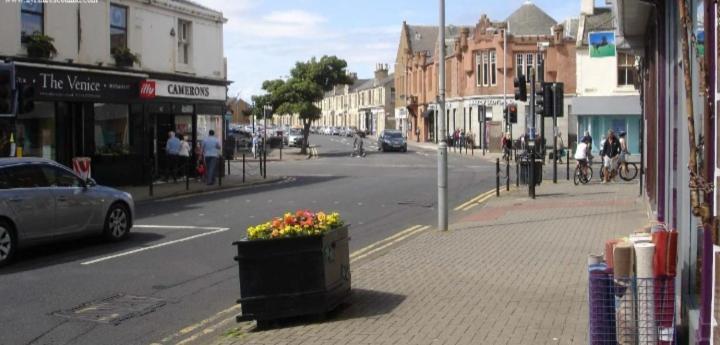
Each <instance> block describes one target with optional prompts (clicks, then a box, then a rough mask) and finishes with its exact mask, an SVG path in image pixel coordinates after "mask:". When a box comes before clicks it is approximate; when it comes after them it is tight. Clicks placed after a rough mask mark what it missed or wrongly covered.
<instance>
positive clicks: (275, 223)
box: [233, 210, 350, 327]
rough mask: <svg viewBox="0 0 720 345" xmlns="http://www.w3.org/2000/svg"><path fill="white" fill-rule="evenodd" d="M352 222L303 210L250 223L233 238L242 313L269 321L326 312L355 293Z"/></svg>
mask: <svg viewBox="0 0 720 345" xmlns="http://www.w3.org/2000/svg"><path fill="white" fill-rule="evenodd" d="M349 239H350V238H349V237H348V225H345V224H344V222H343V221H342V219H341V218H340V215H339V214H337V213H331V214H326V213H324V212H315V213H313V212H310V211H303V210H299V211H297V212H295V213H294V214H292V213H286V214H285V215H284V216H283V217H281V218H275V219H273V220H271V221H269V222H266V223H263V224H259V225H257V226H251V227H249V228H248V229H247V237H246V238H244V239H242V240H240V241H237V242H234V243H233V245H235V246H237V252H238V255H237V256H236V257H235V260H236V261H237V262H238V266H239V270H240V299H238V300H237V302H238V303H241V304H242V315H238V316H237V317H236V319H237V321H238V322H240V321H249V320H257V321H258V326H259V327H263V324H264V322H266V321H268V320H273V319H280V318H286V317H292V316H299V315H311V314H323V313H325V312H328V311H330V310H333V309H335V307H337V306H338V305H339V304H340V303H342V302H343V301H344V300H345V299H346V298H347V297H348V296H349V295H350V251H349V246H348V245H349V243H348V241H349Z"/></svg>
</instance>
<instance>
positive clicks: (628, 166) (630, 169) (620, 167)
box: [600, 161, 638, 181]
mask: <svg viewBox="0 0 720 345" xmlns="http://www.w3.org/2000/svg"><path fill="white" fill-rule="evenodd" d="M603 170H604V169H600V180H602V181H604V180H605V176H604V175H605V173H604V172H603ZM637 174H638V167H637V164H635V163H633V162H627V161H625V162H619V163H618V164H616V165H615V166H614V167H613V169H612V171H611V172H610V176H611V179H612V178H614V177H615V176H620V178H621V179H623V181H632V180H633V179H634V178H635V177H636V176H637Z"/></svg>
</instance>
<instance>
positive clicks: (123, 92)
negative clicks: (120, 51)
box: [15, 67, 142, 101]
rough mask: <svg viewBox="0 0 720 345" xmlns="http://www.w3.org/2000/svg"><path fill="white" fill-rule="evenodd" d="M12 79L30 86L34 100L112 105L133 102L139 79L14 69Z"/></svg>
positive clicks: (72, 72)
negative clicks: (89, 101)
mask: <svg viewBox="0 0 720 345" xmlns="http://www.w3.org/2000/svg"><path fill="white" fill-rule="evenodd" d="M15 73H16V78H17V80H18V82H20V83H21V84H25V85H33V86H34V88H35V97H36V98H38V99H43V98H47V99H53V100H95V101H113V100H127V99H132V98H137V96H138V89H137V86H138V83H139V82H140V81H141V80H142V79H141V78H137V77H131V76H125V75H118V74H106V73H93V72H81V71H73V70H64V69H43V68H34V67H17V68H16V72H15Z"/></svg>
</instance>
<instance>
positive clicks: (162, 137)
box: [155, 114, 175, 173]
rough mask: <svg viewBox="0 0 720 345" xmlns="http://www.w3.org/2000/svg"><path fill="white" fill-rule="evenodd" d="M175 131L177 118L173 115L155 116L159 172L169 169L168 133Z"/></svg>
mask: <svg viewBox="0 0 720 345" xmlns="http://www.w3.org/2000/svg"><path fill="white" fill-rule="evenodd" d="M170 131H175V118H174V116H173V115H167V114H158V115H156V116H155V140H156V142H157V148H156V150H157V152H156V153H157V155H156V157H157V166H156V167H157V169H158V170H157V172H158V173H160V172H163V171H167V169H168V168H169V162H168V159H167V154H166V152H165V144H167V141H168V133H170Z"/></svg>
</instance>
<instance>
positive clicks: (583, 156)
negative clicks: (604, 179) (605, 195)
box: [575, 137, 590, 176]
mask: <svg viewBox="0 0 720 345" xmlns="http://www.w3.org/2000/svg"><path fill="white" fill-rule="evenodd" d="M589 151H590V138H588V137H583V138H582V139H580V143H579V144H578V146H577V149H576V151H575V161H577V166H576V168H581V169H583V173H584V174H585V175H586V176H587V175H588V171H587V167H588V158H589V157H588V156H589V155H588V153H589Z"/></svg>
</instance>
